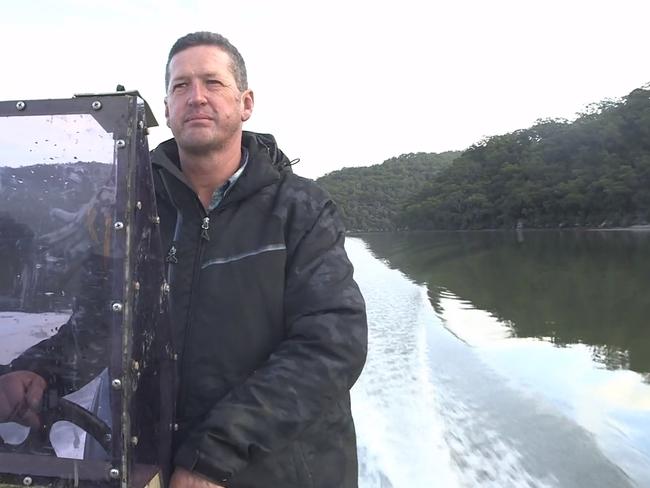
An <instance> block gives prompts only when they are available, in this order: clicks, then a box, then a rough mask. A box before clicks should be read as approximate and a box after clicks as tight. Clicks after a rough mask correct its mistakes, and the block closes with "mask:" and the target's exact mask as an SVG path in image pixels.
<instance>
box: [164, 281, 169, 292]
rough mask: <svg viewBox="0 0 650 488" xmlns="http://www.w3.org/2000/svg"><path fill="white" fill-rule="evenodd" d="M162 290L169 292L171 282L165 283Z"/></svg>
mask: <svg viewBox="0 0 650 488" xmlns="http://www.w3.org/2000/svg"><path fill="white" fill-rule="evenodd" d="M162 291H163V293H169V283H163V286H162Z"/></svg>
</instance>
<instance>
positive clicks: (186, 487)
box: [169, 468, 224, 488]
mask: <svg viewBox="0 0 650 488" xmlns="http://www.w3.org/2000/svg"><path fill="white" fill-rule="evenodd" d="M169 488H224V487H223V486H221V485H217V484H215V483H212V482H211V481H208V480H206V479H205V478H201V477H200V476H197V475H195V474H194V473H192V472H191V471H188V470H187V469H183V468H176V469H175V470H174V474H172V479H171V481H170V482H169Z"/></svg>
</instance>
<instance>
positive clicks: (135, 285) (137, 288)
mask: <svg viewBox="0 0 650 488" xmlns="http://www.w3.org/2000/svg"><path fill="white" fill-rule="evenodd" d="M133 288H135V291H138V290H139V289H140V282H139V281H136V282H135V283H133Z"/></svg>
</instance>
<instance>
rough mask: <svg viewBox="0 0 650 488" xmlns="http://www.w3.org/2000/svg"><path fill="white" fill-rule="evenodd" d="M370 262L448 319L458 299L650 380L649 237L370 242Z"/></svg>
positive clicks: (374, 238) (553, 234) (522, 332)
mask: <svg viewBox="0 0 650 488" xmlns="http://www.w3.org/2000/svg"><path fill="white" fill-rule="evenodd" d="M362 237H363V239H364V241H366V242H367V243H368V245H369V247H370V248H371V250H372V252H373V253H374V254H375V255H376V256H378V257H380V258H382V259H384V260H385V261H386V262H387V263H388V264H389V265H390V266H392V267H396V268H399V269H400V270H402V271H403V272H405V273H407V274H408V275H409V276H410V277H411V278H412V279H414V280H415V281H417V282H419V283H426V284H427V285H428V289H429V296H430V300H431V303H432V304H433V306H434V308H435V309H436V311H437V312H441V311H442V302H443V301H444V300H445V297H446V296H447V295H446V294H448V293H452V294H453V295H455V296H457V297H461V298H462V299H464V300H467V301H468V302H469V303H471V307H475V308H476V309H479V310H483V311H485V312H487V313H488V314H490V315H491V316H493V317H494V318H495V319H496V320H497V321H498V322H499V323H500V324H502V325H506V326H507V327H509V328H510V333H511V335H512V336H514V337H534V338H540V339H544V340H547V341H550V342H552V343H554V344H555V345H557V346H566V345H569V344H577V343H584V344H587V345H589V346H590V349H591V353H592V356H593V359H594V360H596V361H598V362H600V363H601V364H603V365H605V366H606V367H608V368H613V369H617V368H625V369H631V370H634V371H637V372H640V373H644V374H645V377H646V380H647V379H648V378H649V377H650V376H649V375H648V374H649V373H650V333H648V332H647V320H648V317H649V316H650V298H649V297H648V295H647V292H646V290H647V277H648V276H650V246H649V244H650V233H645V232H597V231H591V232H572V231H537V232H523V233H521V232H520V233H518V234H517V233H515V232H498V231H495V232H457V233H448V232H433V233H409V234H368V235H363V236H362Z"/></svg>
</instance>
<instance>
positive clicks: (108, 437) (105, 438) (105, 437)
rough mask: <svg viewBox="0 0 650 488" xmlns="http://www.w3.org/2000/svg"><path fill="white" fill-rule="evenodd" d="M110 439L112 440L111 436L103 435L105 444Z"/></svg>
mask: <svg viewBox="0 0 650 488" xmlns="http://www.w3.org/2000/svg"><path fill="white" fill-rule="evenodd" d="M112 439H113V436H112V435H111V434H106V435H104V440H105V441H106V442H111V440H112Z"/></svg>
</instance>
